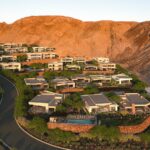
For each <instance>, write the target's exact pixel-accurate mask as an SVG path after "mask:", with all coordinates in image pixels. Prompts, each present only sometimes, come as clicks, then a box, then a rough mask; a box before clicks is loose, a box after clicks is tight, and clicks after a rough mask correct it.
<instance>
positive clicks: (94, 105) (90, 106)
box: [81, 94, 118, 113]
mask: <svg viewBox="0 0 150 150" xmlns="http://www.w3.org/2000/svg"><path fill="white" fill-rule="evenodd" d="M81 98H82V100H83V102H84V103H85V108H86V109H87V111H88V112H89V113H99V112H111V111H118V105H117V104H116V103H112V102H111V101H109V99H108V98H107V97H106V96H104V95H103V94H90V95H82V96H81Z"/></svg>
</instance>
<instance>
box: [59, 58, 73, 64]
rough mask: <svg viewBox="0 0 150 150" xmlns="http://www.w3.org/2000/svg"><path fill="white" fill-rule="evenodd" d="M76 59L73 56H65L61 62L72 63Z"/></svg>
mask: <svg viewBox="0 0 150 150" xmlns="http://www.w3.org/2000/svg"><path fill="white" fill-rule="evenodd" d="M73 61H74V59H73V58H72V57H64V58H62V59H61V62H62V63H64V64H72V63H73Z"/></svg>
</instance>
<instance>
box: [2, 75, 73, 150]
mask: <svg viewBox="0 0 150 150" xmlns="http://www.w3.org/2000/svg"><path fill="white" fill-rule="evenodd" d="M0 76H1V77H2V78H4V79H5V80H7V81H8V82H9V83H11V84H12V85H13V87H15V89H16V92H17V96H19V91H18V89H17V87H16V86H15V84H14V83H13V82H11V81H10V80H9V79H7V78H6V77H4V76H3V75H0ZM0 104H1V103H0ZM14 119H15V122H16V124H17V126H18V127H19V128H20V130H21V131H23V132H24V133H25V134H27V135H28V136H30V137H31V138H32V139H35V140H37V141H39V142H41V143H43V144H46V145H48V146H51V147H54V148H58V149H61V150H70V149H67V148H63V147H60V146H56V145H53V144H50V143H47V142H45V141H42V140H40V139H38V138H36V137H35V136H33V135H31V134H30V133H29V132H27V131H26V130H25V129H23V128H22V127H21V125H20V124H19V122H18V121H17V119H16V117H14ZM6 145H7V144H6Z"/></svg>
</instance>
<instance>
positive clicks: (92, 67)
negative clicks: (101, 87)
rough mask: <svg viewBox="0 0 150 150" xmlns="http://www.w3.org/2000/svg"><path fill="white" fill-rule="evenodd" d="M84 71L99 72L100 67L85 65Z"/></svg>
mask: <svg viewBox="0 0 150 150" xmlns="http://www.w3.org/2000/svg"><path fill="white" fill-rule="evenodd" d="M84 70H90V71H93V70H98V67H97V66H96V65H85V67H84Z"/></svg>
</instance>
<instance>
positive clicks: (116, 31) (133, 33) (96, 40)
mask: <svg viewBox="0 0 150 150" xmlns="http://www.w3.org/2000/svg"><path fill="white" fill-rule="evenodd" d="M0 42H19V43H20V42H21V43H32V44H39V45H44V46H50V47H56V49H57V52H58V53H59V55H61V56H65V55H70V56H89V57H90V56H107V57H110V58H111V59H112V60H113V61H118V62H121V63H123V64H125V65H126V66H127V67H129V68H131V69H132V70H134V71H136V72H138V73H140V74H141V75H144V77H148V74H150V73H149V72H150V71H149V68H150V61H149V59H150V22H143V23H137V22H113V21H97V22H83V21H81V20H77V19H73V18H69V17H62V16H42V17H41V16H39V17H27V18H23V19H20V20H17V21H16V22H14V23H13V24H6V23H1V24H0Z"/></svg>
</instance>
